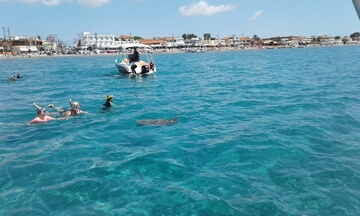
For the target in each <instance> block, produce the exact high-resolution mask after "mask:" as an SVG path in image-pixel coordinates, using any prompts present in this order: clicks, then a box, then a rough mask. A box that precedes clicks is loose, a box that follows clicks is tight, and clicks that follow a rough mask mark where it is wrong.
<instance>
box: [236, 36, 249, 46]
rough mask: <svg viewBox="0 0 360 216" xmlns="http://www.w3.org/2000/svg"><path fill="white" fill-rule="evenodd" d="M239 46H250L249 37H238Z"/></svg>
mask: <svg viewBox="0 0 360 216" xmlns="http://www.w3.org/2000/svg"><path fill="white" fill-rule="evenodd" d="M239 45H240V47H250V46H251V38H249V37H240V38H239Z"/></svg>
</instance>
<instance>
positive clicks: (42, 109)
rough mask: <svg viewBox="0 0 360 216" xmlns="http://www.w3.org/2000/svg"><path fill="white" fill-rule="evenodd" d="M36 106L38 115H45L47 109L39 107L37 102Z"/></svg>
mask: <svg viewBox="0 0 360 216" xmlns="http://www.w3.org/2000/svg"><path fill="white" fill-rule="evenodd" d="M34 106H35V109H36V112H37V113H41V114H44V115H45V113H46V109H45V108H44V107H41V106H38V105H37V104H36V103H35V102H34Z"/></svg>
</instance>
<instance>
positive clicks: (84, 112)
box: [81, 111, 95, 115]
mask: <svg viewBox="0 0 360 216" xmlns="http://www.w3.org/2000/svg"><path fill="white" fill-rule="evenodd" d="M81 113H83V114H87V115H95V114H92V113H89V112H86V111H81Z"/></svg>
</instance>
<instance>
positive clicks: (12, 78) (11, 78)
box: [9, 75, 18, 81]
mask: <svg viewBox="0 0 360 216" xmlns="http://www.w3.org/2000/svg"><path fill="white" fill-rule="evenodd" d="M9 80H10V81H18V80H17V79H16V78H15V76H14V75H11V77H10V79H9Z"/></svg>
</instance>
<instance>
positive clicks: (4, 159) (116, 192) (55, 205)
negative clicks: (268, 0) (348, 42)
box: [0, 46, 360, 215]
mask: <svg viewBox="0 0 360 216" xmlns="http://www.w3.org/2000/svg"><path fill="white" fill-rule="evenodd" d="M114 58H115V57H114V56H93V57H91V56H90V57H59V58H23V59H0V68H1V73H0V83H1V84H0V85H1V88H0V95H1V97H0V107H1V109H0V122H1V123H0V215H359V214H360V108H359V104H360V94H359V90H360V62H359V59H360V46H348V47H320V48H305V49H279V50H258V51H232V52H208V53H188V54H166V55H155V56H154V60H155V63H156V65H157V70H158V73H157V74H156V75H150V76H147V77H142V78H137V79H134V78H129V77H127V76H124V75H120V74H119V73H118V72H117V69H116V67H115V65H114V64H113V60H114ZM17 73H21V74H22V75H23V78H22V79H21V80H20V81H17V82H9V81H7V79H8V78H9V77H10V76H11V74H17ZM108 94H113V95H114V102H115V103H116V104H117V107H115V108H112V109H111V110H108V111H104V110H102V109H101V106H102V104H103V103H104V99H105V96H106V95H108ZM69 98H72V99H73V101H78V102H80V104H81V108H82V109H83V110H85V111H88V112H90V113H92V115H82V116H79V117H77V118H72V119H69V120H67V121H51V122H48V123H45V124H38V125H30V126H28V125H25V124H24V123H25V122H27V121H29V120H31V119H33V118H34V117H35V116H36V112H35V109H34V107H33V106H32V103H33V102H34V101H36V102H37V103H38V104H40V105H47V104H49V103H53V104H55V105H57V106H62V107H64V108H68V107H69V104H68V100H69ZM49 111H50V112H54V111H53V110H50V109H49ZM175 116H179V122H178V123H177V124H175V125H171V126H155V127H154V126H141V127H138V126H137V124H136V120H141V119H158V118H167V119H170V118H173V117H175Z"/></svg>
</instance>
